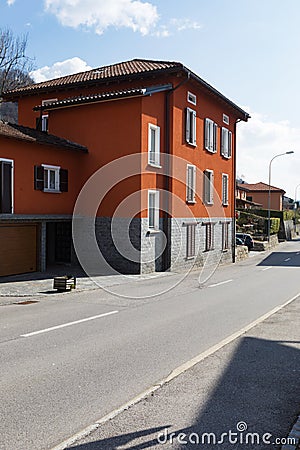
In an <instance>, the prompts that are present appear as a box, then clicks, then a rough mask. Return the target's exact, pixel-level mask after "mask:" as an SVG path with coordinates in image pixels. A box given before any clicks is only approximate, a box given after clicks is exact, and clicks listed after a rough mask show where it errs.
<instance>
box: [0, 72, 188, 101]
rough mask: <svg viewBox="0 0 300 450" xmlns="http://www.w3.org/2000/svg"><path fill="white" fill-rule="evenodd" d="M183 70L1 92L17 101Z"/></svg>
mask: <svg viewBox="0 0 300 450" xmlns="http://www.w3.org/2000/svg"><path fill="white" fill-rule="evenodd" d="M183 68H184V66H183V65H181V66H179V65H178V66H176V67H170V68H168V69H157V70H152V71H149V72H138V73H134V74H127V75H118V76H114V77H109V78H102V79H96V80H86V81H78V82H73V83H64V84H60V85H54V86H45V87H40V88H39V87H38V85H36V88H35V89H30V87H29V88H28V89H26V90H22V91H8V92H3V94H2V96H3V98H4V100H5V101H13V100H17V99H18V98H19V97H23V96H27V95H34V94H36V95H38V94H40V93H43V92H53V91H64V90H66V89H77V88H80V87H87V86H92V85H102V84H105V85H108V84H111V83H114V82H116V81H120V82H121V81H126V80H127V81H128V80H135V79H141V78H153V77H155V76H157V75H162V74H166V73H168V74H170V73H176V72H180V71H182V70H183ZM40 84H42V83H40ZM30 86H33V85H30Z"/></svg>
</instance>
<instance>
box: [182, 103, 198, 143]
mask: <svg viewBox="0 0 300 450" xmlns="http://www.w3.org/2000/svg"><path fill="white" fill-rule="evenodd" d="M185 114H186V118H185V140H186V142H187V143H188V144H189V145H192V146H193V147H197V136H196V134H197V133H196V122H197V121H196V118H197V113H196V111H195V110H194V109H192V108H189V107H187V108H186V113H185ZM191 117H192V119H191ZM191 124H192V126H191Z"/></svg>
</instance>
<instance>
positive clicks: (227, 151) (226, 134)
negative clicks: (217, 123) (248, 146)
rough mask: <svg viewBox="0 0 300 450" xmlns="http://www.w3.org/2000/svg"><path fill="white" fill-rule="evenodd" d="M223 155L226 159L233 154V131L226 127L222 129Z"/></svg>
mask: <svg viewBox="0 0 300 450" xmlns="http://www.w3.org/2000/svg"><path fill="white" fill-rule="evenodd" d="M225 144H226V145H225ZM221 155H222V156H223V157H224V158H226V159H230V158H231V156H232V132H231V131H230V130H229V129H228V128H225V127H222V129H221Z"/></svg>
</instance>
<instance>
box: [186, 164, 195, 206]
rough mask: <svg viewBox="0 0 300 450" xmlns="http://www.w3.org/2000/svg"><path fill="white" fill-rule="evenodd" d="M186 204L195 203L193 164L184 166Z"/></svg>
mask: <svg viewBox="0 0 300 450" xmlns="http://www.w3.org/2000/svg"><path fill="white" fill-rule="evenodd" d="M190 174H192V175H191V176H190ZM186 202H187V203H192V204H194V203H196V166H195V165H194V164H187V165H186Z"/></svg>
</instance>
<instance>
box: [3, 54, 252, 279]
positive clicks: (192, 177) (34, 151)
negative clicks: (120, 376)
mask: <svg viewBox="0 0 300 450" xmlns="http://www.w3.org/2000/svg"><path fill="white" fill-rule="evenodd" d="M5 99H6V100H8V101H18V108H19V123H21V124H22V127H21V126H18V127H16V126H15V128H14V129H15V130H18V132H20V133H23V134H24V135H26V136H27V138H25V137H24V136H23V137H22V138H21V137H20V136H18V137H17V136H14V135H13V132H12V131H11V127H12V126H11V125H4V124H3V125H2V131H1V128H0V142H1V141H2V142H3V143H4V145H1V151H0V160H1V161H3V168H2V172H1V173H3V174H4V175H2V177H4V178H5V177H6V176H7V175H5V173H8V172H9V171H10V170H11V173H12V174H13V175H12V176H11V177H12V180H13V181H12V180H10V181H7V180H6V181H5V182H4V185H8V184H9V183H10V186H11V195H12V197H13V199H14V200H13V201H14V207H13V208H12V209H11V210H10V211H8V209H5V207H2V210H1V212H0V223H1V228H0V239H1V233H2V236H5V233H8V231H4V233H3V230H4V228H5V227H6V229H9V228H10V229H12V228H13V227H17V226H20V225H22V224H24V223H25V222H24V221H27V222H26V223H27V226H28V227H29V226H32V224H33V223H34V224H37V225H36V227H37V231H36V241H35V242H36V244H35V248H36V254H37V258H36V265H35V269H34V268H33V270H39V269H42V270H44V269H45V268H46V266H47V264H50V263H54V262H58V259H57V256H58V254H59V248H60V247H61V248H62V247H64V246H65V256H64V258H65V260H66V262H67V260H68V261H74V260H76V257H75V254H74V248H73V245H72V240H71V219H72V213H73V210H74V206H75V205H76V201H77V198H78V195H79V193H80V192H81V190H82V189H83V188H84V186H85V185H86V183H87V182H88V180H90V178H91V177H92V176H93V175H94V174H96V173H97V171H99V170H100V179H99V180H98V181H97V183H98V184H95V185H94V191H95V190H96V191H97V192H98V190H99V196H100V193H101V192H102V190H103V189H104V186H106V185H109V181H111V182H113V180H115V181H114V183H113V184H112V185H111V186H110V189H109V191H108V192H106V193H105V196H104V198H103V200H102V201H101V203H100V205H98V208H97V209H96V213H95V218H93V220H94V222H93V223H94V225H95V227H94V234H95V238H96V241H97V245H98V247H99V249H100V252H101V253H102V255H103V258H104V260H105V261H107V262H108V264H109V265H110V266H111V267H112V268H113V269H115V270H118V271H122V272H126V273H142V272H151V271H155V270H156V271H164V270H182V269H185V268H189V267H192V266H193V265H195V264H196V265H197V266H201V265H203V264H205V263H206V261H207V259H208V258H210V260H211V261H214V260H215V261H216V260H221V261H224V260H232V258H233V251H234V227H235V224H234V217H235V214H234V213H235V157H236V125H237V123H238V122H239V121H241V120H243V121H247V120H248V118H249V115H248V114H247V113H246V112H245V111H243V110H242V109H241V108H239V107H238V106H237V105H235V104H234V103H233V102H231V101H230V100H229V99H227V98H226V97H225V96H223V95H222V94H221V93H220V92H218V91H217V90H216V89H215V88H213V87H212V86H210V85H209V84H208V83H206V82H205V81H204V80H202V79H201V78H200V77H199V76H198V75H196V74H194V73H193V72H192V71H190V70H189V69H188V68H186V67H185V66H183V65H182V64H181V63H178V62H168V61H148V60H132V61H127V62H123V63H119V64H114V65H111V66H106V67H100V68H98V69H94V70H91V71H87V72H83V73H80V74H75V75H70V76H67V77H62V78H58V79H55V80H50V81H46V82H43V83H38V84H34V85H31V86H28V87H25V88H19V89H16V90H14V91H11V92H8V93H6V94H5ZM5 127H7V128H9V129H10V131H6V135H5V130H4V128H5ZM7 133H8V134H11V135H10V136H8V135H7ZM30 133H31V138H32V139H33V140H31V141H30V139H29V138H28V136H29V135H30ZM43 137H44V141H43V139H42V138H43ZM46 141H47V142H46ZM7 142H9V145H7ZM54 142H55V144H54ZM128 157H129V159H128ZM6 160H8V161H11V162H12V167H13V169H12V168H11V169H9V168H7V165H6V164H5V161H6ZM127 161H129V162H128V163H127ZM127 164H128V166H127ZM109 169H110V170H111V172H109ZM101 170H103V175H101V173H102V172H101ZM109 173H110V176H109V175H106V176H107V179H106V178H105V174H109ZM101 176H102V179H101ZM22 177H23V178H22ZM95 177H96V175H94V178H93V179H96V178H95ZM4 178H3V179H4ZM109 178H111V180H109ZM107 183H108V184H107ZM4 185H3V183H2V187H1V189H2V191H1V195H2V197H3V198H4V197H5V195H6V194H5V192H6V191H5V189H6V190H7V188H5V187H3V186H4ZM97 192H96V193H97ZM94 193H95V192H94ZM79 198H82V195H81V197H79ZM3 201H4V200H3ZM5 201H8V200H7V199H6V200H5ZM5 201H4V203H3V205H5ZM87 203H88V201H87ZM77 204H78V202H77ZM3 208H4V209H3ZM87 208H88V207H87ZM88 214H90V213H88ZM113 227H114V228H115V236H114V235H113V233H112V228H113ZM75 231H76V230H75ZM73 232H74V227H73ZM75 234H76V233H75ZM92 234H93V233H92ZM59 236H61V238H59ZM128 236H129V238H128ZM3 239H4V240H5V237H4V238H3ZM34 239H35V238H34V237H32V238H31V242H32V241H33V240H34ZM20 240H22V238H21V237H20ZM80 241H81V243H82V242H85V241H86V242H88V241H89V236H87V235H86V236H85V235H84V233H83V234H82V236H81V239H80ZM116 241H118V242H116ZM64 242H65V244H63V243H64ZM125 243H127V244H128V245H127V244H125ZM87 246H88V244H87ZM75 247H76V245H75ZM129 247H131V248H129ZM53 248H57V251H56V254H55V251H54V250H53ZM76 250H78V249H76ZM15 251H17V250H15ZM80 252H81V250H80V249H79V253H80ZM77 253H78V252H77ZM77 257H78V258H79V261H80V263H81V264H82V263H83V262H85V261H83V260H84V258H85V257H84V255H80V254H77ZM93 264H94V266H93V271H94V272H95V273H96V272H97V271H99V273H100V272H101V268H100V265H101V264H100V265H99V261H98V263H97V261H96V260H95V261H94V263H93ZM83 266H84V264H83ZM10 267H13V263H12V262H11V264H10ZM30 267H34V265H32V266H30ZM8 272H9V270H8V271H6V272H5V273H3V271H2V273H1V272H0V275H3V274H8ZM15 273H17V272H16V271H15Z"/></svg>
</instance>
